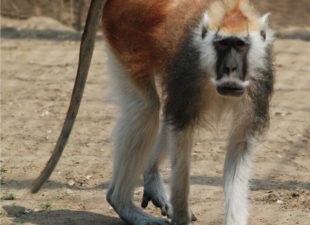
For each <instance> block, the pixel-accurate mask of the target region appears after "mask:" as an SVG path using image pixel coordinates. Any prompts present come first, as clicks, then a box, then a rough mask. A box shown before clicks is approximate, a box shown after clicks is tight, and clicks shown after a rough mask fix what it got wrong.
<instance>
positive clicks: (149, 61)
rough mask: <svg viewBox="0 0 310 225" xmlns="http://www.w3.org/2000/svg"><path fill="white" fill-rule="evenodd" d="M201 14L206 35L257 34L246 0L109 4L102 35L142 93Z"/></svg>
mask: <svg viewBox="0 0 310 225" xmlns="http://www.w3.org/2000/svg"><path fill="white" fill-rule="evenodd" d="M206 10H208V14H209V16H210V18H211V20H210V24H209V26H210V27H209V28H210V30H216V29H218V28H220V29H221V30H223V31H225V32H227V33H231V34H238V33H242V32H246V31H247V29H250V30H251V29H252V30H253V29H257V28H256V27H257V25H256V24H257V23H256V19H257V17H256V14H255V12H254V11H253V9H252V8H251V7H250V6H249V3H248V0H109V1H108V3H107V4H106V6H105V8H104V12H103V18H102V21H103V31H104V35H105V37H106V39H107V40H108V42H109V45H110V46H111V48H112V51H113V52H114V54H116V55H117V56H118V58H119V60H120V61H121V63H122V64H123V65H125V69H126V70H127V72H128V73H129V75H130V77H131V79H132V81H133V82H134V83H135V84H136V85H137V87H139V88H140V89H143V88H144V86H145V84H146V83H148V81H149V79H150V78H151V77H152V76H153V75H154V73H161V74H163V73H164V71H165V69H166V68H167V65H169V63H171V61H172V60H173V58H174V57H175V55H176V53H177V49H178V48H179V47H180V45H181V44H182V42H183V40H184V39H185V37H186V35H187V34H188V31H189V29H194V28H195V27H192V25H193V24H195V23H197V22H198V19H200V18H201V16H202V14H203V13H204V12H205V11H206Z"/></svg>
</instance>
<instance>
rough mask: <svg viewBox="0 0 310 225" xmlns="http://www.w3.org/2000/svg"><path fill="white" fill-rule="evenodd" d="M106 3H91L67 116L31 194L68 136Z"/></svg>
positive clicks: (95, 0) (96, 0)
mask: <svg viewBox="0 0 310 225" xmlns="http://www.w3.org/2000/svg"><path fill="white" fill-rule="evenodd" d="M106 2H107V0H92V1H91V4H90V7H89V10H88V15H87V20H86V24H85V28H84V32H83V35H82V40H81V46H80V55H79V64H78V70H77V75H76V79H75V83H74V88H73V91H72V96H71V101H70V106H69V109H68V112H67V116H66V119H65V122H64V125H63V128H62V131H61V133H60V135H59V137H58V140H57V143H56V146H55V148H54V151H53V153H52V155H51V157H50V159H49V160H48V162H47V164H46V166H45V168H44V169H43V170H42V172H41V174H40V175H39V177H38V178H37V179H35V180H34V181H33V183H32V188H31V192H32V193H36V192H38V191H39V190H40V188H41V187H42V185H43V184H44V182H45V181H46V180H47V179H48V178H49V176H50V175H51V174H52V172H53V170H54V169H55V167H56V165H57V163H58V161H59V159H60V157H61V154H62V152H63V150H64V147H65V145H66V143H67V141H68V138H69V136H70V133H71V130H72V127H73V125H74V121H75V118H76V115H77V113H78V110H79V107H80V103H81V100H82V96H83V91H84V87H85V83H86V79H87V74H88V70H89V67H90V62H91V58H92V55H93V50H94V45H95V39H96V33H97V27H98V23H99V19H100V17H101V14H102V10H103V7H104V5H105V3H106Z"/></svg>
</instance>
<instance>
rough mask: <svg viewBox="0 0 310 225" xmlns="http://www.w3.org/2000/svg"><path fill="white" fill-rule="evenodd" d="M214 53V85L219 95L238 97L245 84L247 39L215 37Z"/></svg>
mask: <svg viewBox="0 0 310 225" xmlns="http://www.w3.org/2000/svg"><path fill="white" fill-rule="evenodd" d="M213 46H214V49H215V52H216V59H217V60H216V65H215V67H216V69H215V71H216V78H215V81H214V83H215V85H216V89H217V91H218V93H219V94H221V95H229V96H240V95H242V94H243V92H244V90H245V88H246V86H247V82H246V81H245V79H246V75H247V70H248V68H247V55H248V51H249V48H250V40H249V38H248V37H244V38H240V37H235V36H228V37H222V36H219V35H216V36H215V38H214V40H213Z"/></svg>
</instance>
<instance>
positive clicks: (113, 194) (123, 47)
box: [32, 0, 273, 225]
mask: <svg viewBox="0 0 310 225" xmlns="http://www.w3.org/2000/svg"><path fill="white" fill-rule="evenodd" d="M103 6H104V7H103ZM102 8H103V13H102V25H103V33H104V36H105V39H106V41H107V45H108V59H109V65H108V66H109V73H110V75H111V80H112V81H111V82H112V85H113V87H114V94H115V95H116V96H117V97H118V101H117V103H118V105H119V108H120V112H121V115H120V118H119V119H118V124H117V127H116V129H115V133H114V148H115V152H114V158H113V174H112V181H111V185H110V188H109V191H108V193H107V200H108V202H109V203H110V204H111V205H112V206H113V208H114V209H115V211H116V212H117V213H118V214H119V216H120V217H121V218H122V219H123V220H124V221H125V222H127V223H129V224H133V225H145V224H157V225H162V224H169V223H172V224H176V225H188V224H190V223H191V220H192V219H194V218H193V217H192V214H191V211H190V209H189V205H188V195H189V184H190V181H189V175H190V158H191V157H190V156H191V150H192V144H193V143H192V142H193V136H194V134H195V131H196V130H197V127H199V126H203V124H205V123H209V122H212V120H215V119H218V118H220V115H221V114H223V113H226V112H228V111H231V112H232V124H231V132H230V136H229V140H228V144H227V155H226V160H225V166H224V191H225V224H226V225H246V224H247V217H248V216H247V192H248V179H249V167H250V163H251V160H250V158H251V157H250V156H251V147H252V145H253V142H254V141H255V139H256V138H257V137H258V136H259V135H260V134H262V133H263V131H264V130H265V128H267V127H268V123H269V113H268V111H269V102H270V97H271V94H272V89H273V70H272V55H271V54H272V49H271V48H272V41H273V36H272V32H271V31H270V30H269V28H268V14H267V15H265V16H262V17H260V16H258V14H257V12H256V11H255V10H254V9H253V8H252V6H251V5H250V3H249V1H248V0H148V1H145V0H107V1H98V0H93V1H92V5H91V8H90V12H89V21H93V27H91V26H90V25H89V22H88V23H87V25H86V31H88V30H90V31H91V30H95V29H96V26H95V25H96V23H95V22H96V21H97V18H98V17H99V14H100V13H99V11H100V10H101V9H102ZM94 21H95V22H94ZM94 36H95V32H93V33H90V34H89V35H87V32H86V34H85V38H87V37H89V38H90V39H89V40H87V39H84V42H82V46H83V43H84V44H85V42H86V44H87V43H88V44H89V43H90V44H93V43H94ZM81 49H82V50H83V48H81ZM81 54H83V52H81ZM90 55H91V54H89V55H88V56H86V58H87V60H88V63H89V61H90V58H91V57H90ZM84 60H85V59H84V58H83V57H81V61H82V62H83V61H84ZM88 66H89V64H88V65H87V66H86V70H85V65H84V67H83V65H82V66H81V67H79V68H80V70H83V68H84V70H85V73H84V74H80V76H79V77H77V79H76V84H77V85H78V84H81V85H82V88H80V89H79V88H78V87H77V88H76V89H77V90H75V92H74V93H73V97H72V101H71V104H70V109H69V112H68V117H67V119H66V122H65V125H64V128H63V132H62V134H61V136H60V138H59V140H58V144H57V146H56V147H55V150H54V152H53V155H52V157H51V159H50V161H49V163H48V164H47V166H46V168H45V170H44V171H43V172H42V173H41V175H40V177H39V178H38V179H37V180H36V181H35V182H34V186H33V189H32V190H33V192H36V191H38V189H39V188H40V187H41V185H42V184H43V182H44V181H45V180H46V179H47V178H48V177H49V175H50V173H51V172H52V170H53V168H54V167H55V165H56V163H57V161H58V159H59V157H60V154H61V152H62V150H63V147H64V145H65V143H66V141H67V139H68V136H69V133H70V130H71V128H72V125H73V122H74V118H75V116H76V113H77V109H78V106H79V103H80V99H81V95H82V92H83V86H84V84H85V78H86V75H87V70H88ZM81 68H82V69H81ZM80 73H81V72H80ZM155 79H156V80H159V82H158V85H161V90H163V93H162V94H163V98H162V99H163V100H162V101H160V97H159V94H158V91H157V88H156V84H155ZM77 85H76V86H77ZM77 96H78V97H77ZM161 105H163V117H164V119H163V122H162V125H161V130H160V132H158V129H159V113H160V106H161ZM70 113H71V114H70ZM156 137H157V138H156ZM152 149H153V150H152ZM168 151H169V152H171V162H172V179H171V198H170V199H168V198H167V195H166V194H165V191H164V188H163V181H162V180H161V177H160V175H159V172H158V166H159V163H160V161H161V159H162V158H164V156H165V155H166V154H165V153H166V152H168ZM147 162H149V163H147ZM143 173H144V195H143V200H142V206H143V207H146V206H147V204H148V202H149V201H152V202H153V203H154V204H155V205H156V206H157V207H159V208H160V209H161V212H162V214H163V215H167V216H168V217H171V219H172V220H171V222H169V221H167V220H164V219H160V218H156V217H152V216H150V215H148V214H146V213H145V212H143V211H142V210H141V209H140V208H138V207H137V206H135V205H134V203H133V201H132V196H133V192H134V188H135V186H136V185H137V182H138V181H139V178H140V176H141V175H142V174H143Z"/></svg>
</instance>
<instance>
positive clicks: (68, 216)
mask: <svg viewBox="0 0 310 225" xmlns="http://www.w3.org/2000/svg"><path fill="white" fill-rule="evenodd" d="M3 209H4V210H5V211H6V213H7V215H8V217H11V218H13V223H14V224H26V223H27V224H28V223H32V224H36V225H125V223H124V222H122V221H121V220H120V219H119V218H116V217H111V216H106V215H102V214H98V213H93V212H86V211H72V210H47V211H42V212H30V213H25V210H26V209H25V208H24V207H22V206H16V205H13V206H8V205H6V206H3Z"/></svg>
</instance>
